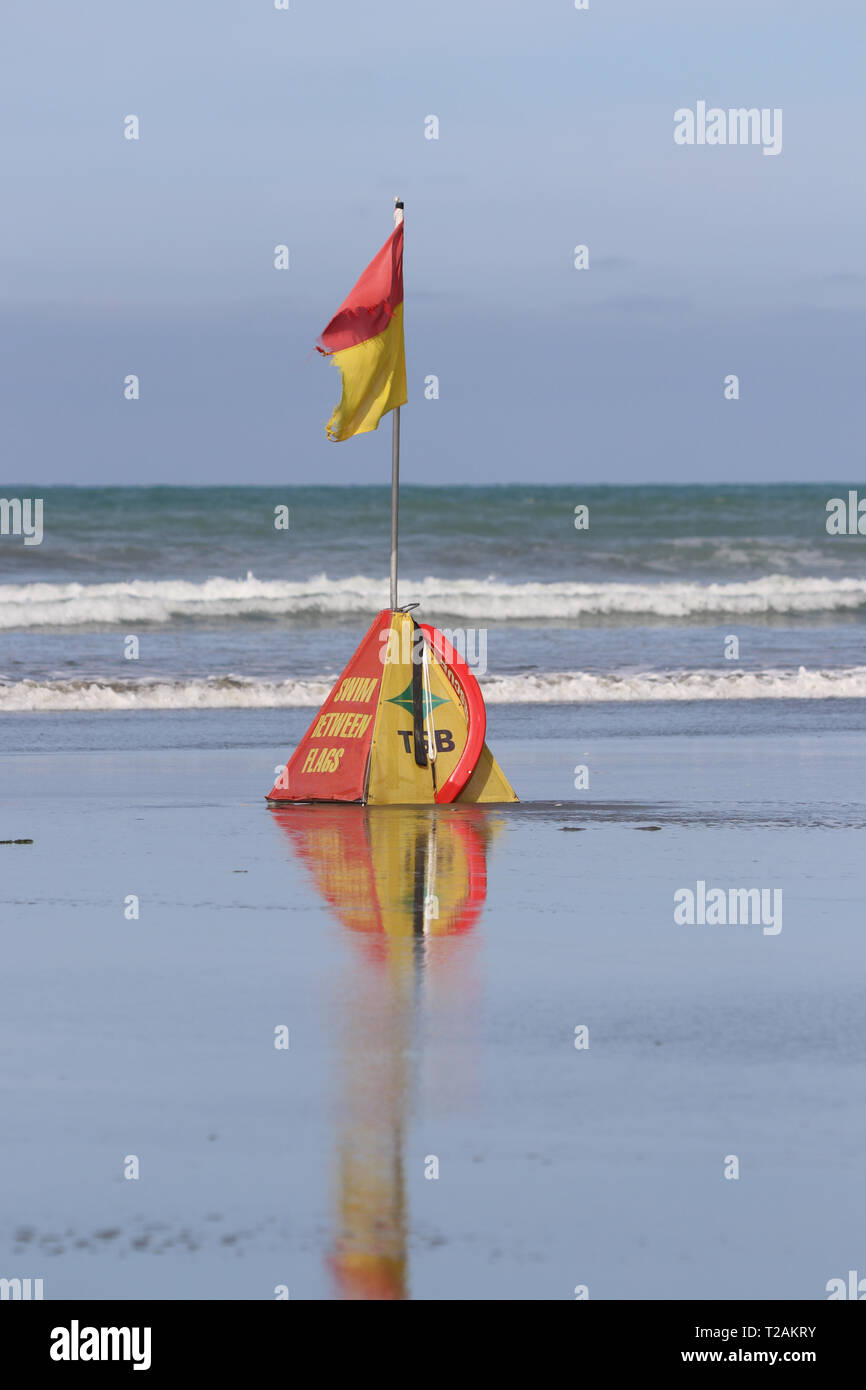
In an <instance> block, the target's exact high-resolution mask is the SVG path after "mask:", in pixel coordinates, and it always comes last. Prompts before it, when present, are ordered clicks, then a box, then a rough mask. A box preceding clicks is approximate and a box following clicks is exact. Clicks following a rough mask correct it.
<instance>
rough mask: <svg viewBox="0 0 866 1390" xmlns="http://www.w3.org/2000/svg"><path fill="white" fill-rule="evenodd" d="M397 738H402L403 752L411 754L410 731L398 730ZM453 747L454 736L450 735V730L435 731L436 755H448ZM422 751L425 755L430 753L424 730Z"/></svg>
mask: <svg viewBox="0 0 866 1390" xmlns="http://www.w3.org/2000/svg"><path fill="white" fill-rule="evenodd" d="M398 737H400V738H402V740H403V748H404V751H405V752H407V753H411V752H412V730H411V729H400V730H399V734H398ZM453 747H454V735H453V734H452V732H451V730H450V729H437V730H436V752H437V753H450V752H451V751H452V749H453ZM424 751H425V753H429V752H430V748H429V746H428V741H427V731H426V729H425V731H424Z"/></svg>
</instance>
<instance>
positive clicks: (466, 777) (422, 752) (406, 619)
mask: <svg viewBox="0 0 866 1390" xmlns="http://www.w3.org/2000/svg"><path fill="white" fill-rule="evenodd" d="M486 727H487V725H486V712H485V709H484V699H483V697H482V694H481V690H480V689H479V686H478V682H477V681H476V679H475V677H474V676H473V675H472V672H471V671H470V670H469V668H468V666H467V665H466V664H465V662H464V661H462V660H461V658H460V657H459V656H458V655H457V653H456V652H455V651H454V650H453V648H452V647H451V645H450V643H449V642H448V641H447V640H446V639H445V637H444V636H443V635H442V633H441V632H439V631H438V630H437V629H436V628H434V627H429V626H428V625H427V624H417V623H415V621H414V619H413V618H412V616H411V614H409V613H404V612H403V611H402V610H400V609H388V608H386V609H384V610H383V611H382V612H381V613H379V614H378V615H377V617H376V618H375V620H374V621H373V623H372V626H371V627H370V630H369V631H368V633H367V635H366V637H365V638H364V640H363V641H362V642H361V645H360V646H359V647H358V649H357V651H356V652H355V655H354V656H353V657H352V660H351V661H350V662H349V665H348V666H347V667H346V669H345V671H344V672H343V674H342V675H341V676H340V678H339V679H338V681H337V682H336V684H335V686H334V688H333V690H332V691H331V693H330V695H329V696H328V698H327V700H326V701H325V703H324V704H323V705H322V707H321V709H320V710H319V712H318V714H317V715H316V717H315V719H314V720H313V722H312V724H311V725H310V727H309V729H308V730H307V732H306V733H305V735H304V737H303V738H302V739H301V742H300V744H299V745H298V747H297V748H296V749H295V752H294V753H293V754H292V757H291V758H290V759H289V762H288V764H287V766H286V768H285V770H284V772H283V773H282V774H281V776H280V777H279V778H278V780H277V782H276V784H275V786H274V787H273V788H272V789H271V791H270V792H269V793H268V801H269V802H271V803H274V802H286V801H354V802H362V803H366V804H369V805H388V804H390V805H409V804H418V803H421V804H427V805H429V804H432V803H434V802H435V803H439V804H443V803H449V802H453V801H457V800H459V801H460V802H505V801H516V800H517V797H516V796H515V794H514V792H513V790H512V788H511V787H510V786H509V784H508V782H507V780H506V778H505V776H504V775H503V773H502V770H501V769H500V767H499V765H498V763H497V762H496V759H495V758H494V757H493V754H492V753H491V752H490V749H489V748H488V747H487V745H486V743H485V742H484V738H485V733H486Z"/></svg>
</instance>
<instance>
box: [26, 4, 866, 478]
mask: <svg viewBox="0 0 866 1390" xmlns="http://www.w3.org/2000/svg"><path fill="white" fill-rule="evenodd" d="M0 40H2V41H0V53H2V57H0V121H2V128H3V139H2V150H3V153H2V177H3V189H4V211H3V217H2V220H0V284H2V333H0V356H2V362H0V382H2V395H0V448H2V471H3V477H2V485H3V486H2V488H0V491H2V490H3V489H5V491H6V492H7V493H8V492H9V488H10V485H12V484H15V483H19V484H22V485H23V484H26V485H28V486H30V487H32V486H34V485H38V484H43V485H49V484H57V483H75V484H90V483H95V484H100V483H115V484H139V485H146V484H150V483H166V482H168V483H187V484H202V483H214V484H227V483H232V482H239V483H240V482H243V483H272V482H280V483H283V484H286V483H293V482H297V483H310V482H321V483H325V482H333V483H340V484H345V483H371V482H386V481H388V479H389V477H390V421H389V419H388V418H386V419H385V420H384V421H383V422H382V424H381V425H380V427H379V430H378V431H377V432H376V433H374V434H370V435H367V436H364V437H358V438H355V439H351V440H348V441H346V442H343V443H340V444H333V443H330V442H329V441H328V440H327V439H326V437H325V429H324V426H325V422H326V420H327V419H328V416H329V415H330V413H331V409H332V408H333V406H334V404H335V403H336V400H337V398H338V396H339V379H338V376H337V372H336V371H335V369H334V367H333V365H332V364H330V363H327V362H325V361H324V360H323V359H321V358H319V357H318V355H317V354H315V353H314V352H313V345H314V343H315V341H316V338H317V335H318V333H319V332H320V330H321V329H322V328H323V327H324V325H325V323H326V322H327V321H328V320H329V319H330V317H331V315H332V314H333V312H334V311H335V309H336V308H337V306H338V304H339V303H340V302H341V301H342V299H343V298H344V297H345V295H346V293H347V292H348V290H349V289H350V288H351V286H352V284H353V283H354V281H355V280H356V279H357V277H358V275H359V274H360V272H361V270H362V269H363V268H364V266H365V265H366V264H367V262H368V261H369V260H370V258H371V257H372V256H373V255H374V253H375V252H376V251H377V250H378V248H379V246H380V245H381V244H382V242H384V240H385V239H386V237H387V236H388V235H389V234H390V231H391V228H392V207H393V200H394V197H395V195H400V196H401V197H402V198H403V199H404V200H405V204H406V246H405V262H404V272H405V323H406V353H407V367H408V392H409V401H408V404H407V406H406V407H404V409H403V412H402V444H403V449H402V476H403V478H404V479H405V480H406V481H407V482H414V483H441V484H446V485H453V484H458V483H461V482H472V483H509V482H522V481H531V482H534V483H539V482H550V483H567V482H576V483H579V482H585V483H592V482H611V483H623V484H633V483H638V482H641V483H643V482H707V483H714V482H720V481H730V482H750V481H770V482H772V481H779V482H782V481H795V482H796V481H812V480H814V481H821V480H822V479H824V478H833V479H836V478H839V477H854V476H856V475H857V473H858V469H859V461H860V456H861V453H862V447H861V438H862V429H863V424H862V408H861V400H862V396H863V386H862V376H863V347H862V345H863V342H864V328H866V255H864V245H866V238H864V210H866V209H864V184H863V150H862V145H863V127H864V108H866V98H864V95H863V81H862V55H863V52H864V41H866V9H864V7H863V5H862V0H850V3H849V2H848V0H822V3H820V4H819V3H817V0H815V3H808V0H725V3H724V4H722V3H711V0H659V2H658V3H653V0H589V9H588V10H576V9H575V6H574V0H525V2H524V3H517V0H501V2H500V0H436V3H426V2H422V0H364V3H360V2H359V0H290V8H289V9H288V10H277V9H276V8H275V3H274V0H183V2H182V3H181V2H180V0H122V3H121V0H84V3H82V4H81V5H75V6H72V5H69V4H68V0H41V2H40V3H38V4H35V3H33V0H5V5H4V9H3V16H2V20H0ZM698 101H706V102H707V104H708V105H709V106H717V107H721V108H722V109H725V110H727V109H728V108H731V107H740V106H748V107H758V108H771V109H775V108H780V109H781V111H782V136H783V138H782V150H781V153H779V154H778V155H777V156H775V157H773V156H765V155H764V154H763V152H762V150H761V149H760V148H758V147H753V146H736V145H728V146H723V147H720V146H714V147H711V146H708V145H703V146H699V145H692V146H679V145H677V144H675V142H674V139H673V131H674V112H675V111H676V110H678V109H682V108H690V109H692V110H694V109H695V108H696V104H697V102H698ZM131 114H132V115H136V116H137V117H138V119H139V123H140V138H139V139H138V140H136V141H132V140H127V139H126V138H124V120H125V118H126V117H127V116H128V115H131ZM431 115H435V116H436V117H437V119H438V122H439V138H438V139H436V140H430V139H427V138H425V128H426V123H427V118H428V117H429V116H431ZM280 244H285V245H287V246H288V247H289V255H290V267H289V269H288V270H276V269H275V268H274V248H275V247H276V246H277V245H280ZM577 245H585V246H587V247H588V248H589V268H588V269H586V270H577V269H575V266H574V248H575V247H576V246H577ZM131 373H134V374H136V375H137V376H138V377H139V379H140V391H141V395H140V399H139V400H137V401H128V400H125V399H124V394H123V385H124V379H125V378H126V376H127V375H128V374H131ZM729 374H736V375H737V376H738V378H739V392H740V394H739V399H737V400H727V399H725V392H724V385H725V378H726V376H728V375H729ZM431 375H435V376H437V377H438V379H439V397H438V399H435V400H429V399H426V397H425V381H426V379H427V378H428V377H429V376H431Z"/></svg>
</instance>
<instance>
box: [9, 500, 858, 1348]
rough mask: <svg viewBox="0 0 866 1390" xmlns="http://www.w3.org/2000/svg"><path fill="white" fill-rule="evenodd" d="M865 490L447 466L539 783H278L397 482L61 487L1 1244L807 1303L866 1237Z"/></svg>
mask: <svg viewBox="0 0 866 1390" xmlns="http://www.w3.org/2000/svg"><path fill="white" fill-rule="evenodd" d="M848 491H849V485H848V484H832V485H831V484H828V485H826V486H817V485H816V486H812V485H810V486H791V487H757V486H756V487H743V488H739V487H731V488H728V487H722V486H714V487H693V488H682V487H661V486H659V487H646V488H640V489H633V488H628V489H627V488H606V487H592V488H584V487H575V488H573V489H572V488H553V487H538V488H534V487H531V486H521V487H502V488H463V489H449V490H441V491H440V490H435V489H422V488H415V487H411V486H407V487H406V488H405V490H404V493H403V498H402V510H401V523H402V529H401V551H400V555H401V580H400V595H399V597H400V602H401V603H410V602H418V603H419V604H420V605H421V607H420V609H419V613H420V614H421V615H423V617H424V619H425V620H428V621H432V622H434V623H435V624H437V625H438V626H440V627H442V628H445V629H448V630H450V631H451V632H452V633H453V634H454V635H455V637H457V635H458V634H461V633H462V634H463V638H465V640H466V644H467V649H468V650H467V655H469V656H470V657H471V656H474V657H475V658H476V660H475V662H474V664H475V669H476V673H477V674H478V676H479V679H480V682H481V685H482V689H483V690H484V694H485V697H486V700H487V704H488V739H489V742H490V745H491V747H492V749H493V752H494V753H495V755H496V757H497V758H498V760H499V761H500V763H501V765H502V768H503V770H504V772H505V773H506V775H507V776H508V778H509V779H510V781H511V782H512V783H513V785H514V787H515V789H516V791H517V792H518V794H519V796H520V798H521V799H520V804H519V805H514V806H511V805H509V806H503V807H496V806H461V805H460V804H459V803H458V804H457V805H455V806H453V807H437V808H433V809H431V808H426V807H422V808H406V807H372V808H361V807H358V806H337V807H334V806H330V807H328V806H324V807H323V806H318V807H316V806H293V807H287V808H281V809H279V810H270V809H268V808H267V807H266V805H265V799H264V798H265V794H266V792H267V791H268V790H269V789H270V787H271V785H272V784H273V780H274V774H275V772H276V771H277V769H278V768H279V767H280V765H281V764H283V763H284V762H285V759H286V757H287V755H288V754H289V753H290V752H291V750H292V748H293V746H294V744H295V743H296V742H297V740H298V739H299V738H300V736H301V734H302V733H303V731H304V729H305V728H306V726H307V725H308V724H309V722H310V719H311V716H312V713H313V709H314V707H315V706H317V705H318V703H319V701H320V700H321V699H322V698H323V697H324V695H325V694H326V693H327V690H328V688H329V686H330V683H331V682H332V681H333V679H334V678H335V676H336V675H337V674H338V673H339V672H340V670H341V669H342V668H343V666H344V664H345V663H346V661H347V660H348V659H349V657H350V656H351V654H352V652H353V651H354V649H355V647H356V645H357V643H358V641H359V639H360V637H361V635H362V634H363V633H364V631H365V630H366V629H367V627H368V626H369V623H370V621H371V618H372V616H373V615H374V614H375V612H376V611H377V610H378V609H379V608H381V607H386V606H387V604H388V592H387V567H388V566H387V562H388V556H387V548H388V492H387V489H384V488H366V487H359V488H346V489H343V488H326V487H322V488H288V487H287V488H284V489H279V488H232V489H189V488H162V489H131V488H130V489H128V488H113V489H90V488H69V489H63V488H58V489H54V488H46V489H43V490H40V491H39V492H38V493H37V494H36V495H40V496H42V498H43V501H44V539H43V543H42V544H41V545H39V546H25V545H24V544H23V540H22V538H20V537H12V536H6V537H0V949H2V952H3V962H4V969H3V976H2V984H0V1172H2V1174H3V1197H2V1198H0V1276H2V1277H3V1278H4V1279H14V1278H20V1279H22V1280H23V1279H33V1280H35V1279H41V1280H42V1281H43V1287H44V1297H45V1298H46V1299H55V1298H76V1299H77V1298H82V1299H106V1298H119V1299H200V1298H207V1299H274V1298H289V1297H290V1298H291V1299H292V1300H297V1299H301V1300H306V1299H311V1300H328V1299H337V1298H353V1299H423V1300H445V1301H449V1300H451V1301H453V1300H477V1299H481V1300H500V1299H502V1300H554V1301H556V1300H559V1299H563V1300H574V1299H575V1298H585V1297H589V1298H591V1299H626V1300H627V1299H647V1298H649V1299H674V1300H689V1299H699V1300H708V1299H724V1300H730V1299H755V1300H761V1299H805V1300H809V1299H824V1298H826V1297H827V1289H828V1287H829V1286H830V1284H831V1281H833V1280H834V1279H838V1278H840V1277H841V1278H842V1279H843V1280H845V1279H846V1278H847V1272H848V1271H849V1270H858V1269H859V1270H861V1271H862V1269H863V1267H864V1265H863V1261H864V1251H863V1243H862V1238H861V1235H860V1232H859V1227H858V1225H857V1222H856V1220H854V1221H852V1213H856V1212H857V1211H858V1210H859V1205H860V1201H861V1187H862V1153H863V1145H864V1143H866V1129H864V1120H863V1107H862V1099H861V1095H862V1076H863V1063H864V1046H863V1036H862V1026H861V1025H862V999H863V993H864V989H866V963H864V954H863V949H862V916H863V908H862V903H863V885H862V872H861V870H860V864H861V862H862V861H861V857H860V856H861V854H862V843H863V830H864V828H866V796H864V789H863V787H864V783H863V765H864V764H863V758H864V754H866V721H864V695H866V656H864V650H863V636H864V624H866V558H864V555H866V551H864V546H863V543H862V541H861V539H860V538H859V537H850V538H849V537H847V536H845V537H835V536H830V535H828V533H827V531H826V526H825V520H826V504H827V501H828V500H829V499H830V498H832V497H840V496H841V497H847V493H848ZM4 494H5V495H6V496H7V497H15V496H33V495H34V489H33V488H30V487H28V488H23V487H19V488H17V489H16V488H15V487H6V488H5V489H4ZM278 507H288V509H289V526H288V529H287V530H277V529H276V528H275V527H274V524H273V522H274V515H275V508H278ZM576 507H585V508H588V522H589V525H588V528H585V529H576V528H575V525H574V521H575V515H576V513H575V508H576ZM578 516H579V518H580V519H584V514H583V513H578ZM131 639H135V641H132V640H131ZM459 640H460V639H459V637H458V641H459ZM136 648H137V650H136ZM127 651H129V652H133V651H134V652H135V656H134V658H133V659H128V658H127V656H126V655H125V652H127ZM719 892H721V893H722V895H723V899H724V901H725V902H726V903H739V902H740V901H741V900H742V901H743V902H744V903H747V904H750V903H751V902H752V899H754V903H755V904H757V905H758V906H757V907H756V908H755V911H754V912H753V913H752V915H751V917H749V916H748V914H747V915H746V916H745V917H744V916H743V915H742V914H741V915H740V916H737V915H736V914H735V913H734V912H733V909H730V915H729V916H723V918H722V920H719V918H718V915H717V916H716V918H715V920H713V919H712V917H711V915H710V914H708V913H707V912H705V911H704V904H705V902H706V900H707V897H708V895H709V894H712V893H715V894H716V895H718V893H719ZM683 894H686V895H687V896H688V897H690V899H691V900H692V902H693V903H694V904H700V905H701V906H700V907H699V908H698V909H697V910H696V911H695V912H694V913H693V914H692V917H691V919H689V918H683V917H682V916H679V917H678V916H677V908H676V903H677V901H678V900H679V899H680V898H681V897H682V895H683ZM765 904H772V912H771V913H770V909H769V907H767V908H766V910H765ZM759 909H760V910H759ZM726 910H727V909H726ZM750 911H751V908H750ZM791 1320H792V1321H793V1320H794V1319H793V1318H792V1319H791ZM753 1321H755V1322H759V1321H760V1319H759V1318H758V1317H757V1316H756V1317H755V1318H754V1319H753ZM796 1321H797V1322H800V1321H803V1322H808V1318H807V1317H806V1315H803V1317H802V1318H801V1317H800V1315H799V1314H798V1315H797V1318H796Z"/></svg>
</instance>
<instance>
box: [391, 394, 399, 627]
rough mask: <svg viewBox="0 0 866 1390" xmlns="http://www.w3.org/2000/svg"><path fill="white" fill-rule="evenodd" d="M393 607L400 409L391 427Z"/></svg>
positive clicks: (394, 596) (394, 603) (393, 602)
mask: <svg viewBox="0 0 866 1390" xmlns="http://www.w3.org/2000/svg"><path fill="white" fill-rule="evenodd" d="M391 431H392V432H391V607H392V608H396V607H397V508H398V506H399V503H400V407H399V405H398V406H397V408H396V410H394V411H393V412H392V426H391Z"/></svg>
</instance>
